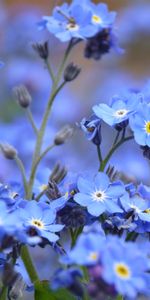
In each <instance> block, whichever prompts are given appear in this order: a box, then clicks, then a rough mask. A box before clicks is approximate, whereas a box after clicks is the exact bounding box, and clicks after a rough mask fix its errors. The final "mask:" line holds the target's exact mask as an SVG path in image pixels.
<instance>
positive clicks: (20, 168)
mask: <svg viewBox="0 0 150 300" xmlns="http://www.w3.org/2000/svg"><path fill="white" fill-rule="evenodd" d="M15 161H16V164H17V166H18V168H19V170H20V172H21V175H22V180H23V185H24V190H25V196H27V193H28V183H27V179H26V174H25V168H24V165H23V163H22V161H21V159H20V158H19V157H18V156H16V157H15Z"/></svg>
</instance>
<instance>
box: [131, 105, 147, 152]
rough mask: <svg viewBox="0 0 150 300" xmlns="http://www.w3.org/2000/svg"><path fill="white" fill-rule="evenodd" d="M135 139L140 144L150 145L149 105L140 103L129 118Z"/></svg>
mask: <svg viewBox="0 0 150 300" xmlns="http://www.w3.org/2000/svg"><path fill="white" fill-rule="evenodd" d="M130 127H131V129H132V130H133V133H134V138H135V141H136V142H137V143H138V144H139V145H142V146H146V145H147V146H148V147H150V106H149V104H146V103H142V104H140V106H139V109H138V111H137V112H136V114H134V115H133V116H132V117H131V118H130Z"/></svg>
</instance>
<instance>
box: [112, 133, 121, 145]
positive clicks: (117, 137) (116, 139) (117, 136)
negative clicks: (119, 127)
mask: <svg viewBox="0 0 150 300" xmlns="http://www.w3.org/2000/svg"><path fill="white" fill-rule="evenodd" d="M119 135H120V131H118V132H117V134H116V137H115V140H114V143H113V145H115V144H116V143H117V142H118V139H119Z"/></svg>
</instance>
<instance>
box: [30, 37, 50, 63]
mask: <svg viewBox="0 0 150 300" xmlns="http://www.w3.org/2000/svg"><path fill="white" fill-rule="evenodd" d="M32 47H33V49H34V50H35V51H36V52H37V54H38V55H39V56H40V57H41V58H42V59H45V60H46V59H47V58H48V55H49V51H48V42H47V41H46V42H44V43H43V44H42V43H41V44H40V43H35V44H33V45H32Z"/></svg>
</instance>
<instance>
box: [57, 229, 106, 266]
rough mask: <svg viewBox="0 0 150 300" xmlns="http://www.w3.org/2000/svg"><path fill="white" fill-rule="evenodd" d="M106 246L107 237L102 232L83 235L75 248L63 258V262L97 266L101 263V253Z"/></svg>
mask: <svg viewBox="0 0 150 300" xmlns="http://www.w3.org/2000/svg"><path fill="white" fill-rule="evenodd" d="M104 245H105V236H104V235H103V234H102V233H101V232H87V233H82V234H81V235H80V236H79V238H78V240H77V242H76V245H75V246H74V248H73V249H72V250H71V251H70V252H69V253H68V254H67V255H65V256H64V257H62V258H61V262H62V263H65V264H79V265H82V266H92V265H96V264H97V263H98V262H99V261H100V252H101V251H102V249H104V248H105V246H104Z"/></svg>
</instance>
